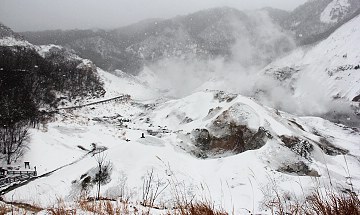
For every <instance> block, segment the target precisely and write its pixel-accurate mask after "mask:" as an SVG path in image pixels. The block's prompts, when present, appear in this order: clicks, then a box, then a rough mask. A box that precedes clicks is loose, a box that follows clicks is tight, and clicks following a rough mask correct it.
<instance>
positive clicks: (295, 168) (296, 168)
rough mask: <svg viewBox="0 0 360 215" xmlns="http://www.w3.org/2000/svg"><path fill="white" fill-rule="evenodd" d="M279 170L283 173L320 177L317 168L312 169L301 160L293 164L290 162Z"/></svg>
mask: <svg viewBox="0 0 360 215" xmlns="http://www.w3.org/2000/svg"><path fill="white" fill-rule="evenodd" d="M278 171H279V172H283V173H292V174H296V175H299V176H305V175H306V176H312V177H320V175H319V173H318V172H317V171H316V170H314V169H310V168H309V167H308V166H307V165H306V164H305V163H304V162H303V161H299V162H297V163H293V164H288V165H286V166H284V167H281V168H280V169H278Z"/></svg>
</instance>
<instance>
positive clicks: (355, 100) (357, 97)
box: [352, 95, 360, 102]
mask: <svg viewBox="0 0 360 215" xmlns="http://www.w3.org/2000/svg"><path fill="white" fill-rule="evenodd" d="M352 101H353V102H360V95H357V96H355V97H354V98H353V100H352Z"/></svg>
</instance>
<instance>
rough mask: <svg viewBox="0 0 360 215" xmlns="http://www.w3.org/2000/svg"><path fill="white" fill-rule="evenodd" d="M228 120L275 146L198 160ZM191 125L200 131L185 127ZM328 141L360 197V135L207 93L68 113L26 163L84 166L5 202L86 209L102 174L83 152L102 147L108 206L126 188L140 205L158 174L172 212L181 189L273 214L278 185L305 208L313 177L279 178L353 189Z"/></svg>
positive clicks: (238, 210)
mask: <svg viewBox="0 0 360 215" xmlns="http://www.w3.org/2000/svg"><path fill="white" fill-rule="evenodd" d="M108 86H109V85H108ZM110 87H111V85H110ZM113 87H114V85H113ZM210 109H213V110H216V111H215V112H214V111H213V112H212V111H209V110H210ZM226 112H231V114H230V115H229V116H230V117H229V118H227V119H226V120H228V121H226V122H228V123H230V122H231V121H233V120H235V123H237V124H242V125H246V126H247V127H249V129H250V130H257V129H258V128H259V127H264V128H265V129H266V130H267V131H268V132H269V133H270V134H271V135H272V137H273V138H271V139H270V138H268V139H266V144H265V145H264V146H263V147H261V148H259V149H257V150H249V151H245V152H243V153H240V154H236V153H231V152H230V154H229V153H222V154H218V156H216V157H213V158H211V157H210V158H208V159H200V158H197V157H196V156H195V155H193V154H192V153H191V151H189V150H188V149H189V148H192V149H195V148H196V147H195V143H194V142H193V140H192V139H191V134H189V133H191V132H192V131H193V130H196V129H199V128H200V129H201V128H207V129H209V130H211V128H212V127H213V125H214V122H215V121H216V119H217V118H218V117H219V116H222V115H223V114H224V113H226ZM147 118H149V120H147ZM185 118H189V119H190V118H191V119H192V121H186V120H185V121H184V119H185ZM122 119H129V121H122ZM149 128H150V129H152V130H156V129H158V130H161V131H165V130H166V131H167V132H160V133H158V134H157V135H156V136H151V135H148V134H147V130H148V129H149ZM163 129H165V130H163ZM315 130H316V132H315ZM141 133H145V134H146V135H145V137H146V138H145V139H142V138H140V137H141ZM281 135H285V136H289V137H290V136H293V137H298V138H301V139H306V140H307V141H309V143H311V144H312V145H313V147H314V148H313V150H312V151H311V152H310V156H309V157H303V156H300V155H299V154H298V153H296V150H294V149H290V148H288V147H286V146H285V144H284V143H283V142H282V141H281V138H280V136H281ZM320 138H326V139H327V140H328V141H329V144H330V143H331V144H333V145H335V146H337V147H340V148H343V149H346V150H349V154H348V155H345V157H346V159H347V163H348V166H349V169H350V173H351V176H352V183H353V185H354V187H355V188H356V189H359V188H360V174H359V173H358V172H357V171H356V170H357V169H358V168H359V167H360V164H359V162H358V160H357V159H358V158H359V157H358V155H359V154H360V152H359V147H358V142H359V140H360V136H359V133H358V132H354V131H353V130H351V129H349V128H346V127H343V126H340V125H335V124H332V123H330V122H328V121H326V120H323V119H320V118H312V117H309V118H308V117H302V118H298V117H295V116H292V115H289V114H286V113H283V112H277V111H275V110H273V109H270V108H264V107H262V106H261V105H259V104H258V103H256V102H255V101H254V100H252V99H249V98H246V97H242V96H240V95H233V94H230V95H229V94H226V93H219V92H217V91H204V92H198V93H195V94H192V95H190V96H188V97H185V98H183V99H178V100H170V101H167V102H162V101H158V102H155V103H153V104H149V103H148V104H143V103H139V102H136V101H129V102H117V103H108V104H103V105H101V106H91V107H84V108H82V109H76V110H66V111H65V110H64V111H61V112H60V114H59V115H57V121H56V122H53V123H50V124H49V125H48V128H47V130H44V131H37V130H33V131H32V143H31V144H34V145H35V144H37V147H31V148H30V151H29V152H28V153H27V154H26V155H25V158H24V159H26V160H29V161H31V164H32V165H36V166H38V167H39V168H38V169H39V172H40V174H41V173H45V172H48V171H50V170H52V169H54V168H56V167H60V166H63V165H66V164H69V162H71V161H76V160H78V159H79V160H78V162H75V163H74V164H71V165H69V166H65V167H64V168H62V169H59V170H58V171H55V172H54V173H52V174H50V175H49V176H46V177H43V178H39V179H37V180H35V181H32V182H30V183H28V184H26V185H24V186H22V187H19V188H17V189H15V190H13V191H11V192H9V193H7V194H5V196H4V198H5V199H9V200H10V199H15V200H16V201H20V202H28V203H36V204H38V205H41V206H51V205H53V204H54V203H55V202H56V198H57V197H60V198H63V199H64V200H65V201H74V200H76V199H77V198H78V197H79V196H80V193H81V191H80V188H81V186H80V182H81V180H82V179H81V176H82V175H84V174H87V175H94V172H95V171H96V162H95V159H94V157H92V156H91V154H90V155H86V154H87V151H83V150H80V149H79V148H78V147H77V146H78V145H81V146H82V147H83V148H86V149H90V148H91V143H96V144H97V146H98V147H100V146H101V147H106V148H108V149H107V150H106V151H105V154H106V158H107V159H108V160H109V161H110V162H111V164H112V173H111V181H110V182H109V183H108V184H106V185H103V188H102V194H103V195H104V196H109V197H117V196H119V195H120V193H121V190H119V189H120V188H119V187H121V186H122V185H124V186H125V187H126V192H127V195H129V196H130V199H131V202H133V203H134V204H138V203H139V202H140V201H141V196H142V185H143V178H144V176H145V175H146V174H147V172H148V171H150V170H151V169H153V170H154V172H155V175H156V177H157V179H159V180H160V179H162V181H163V183H165V184H166V183H168V181H170V182H171V185H169V188H167V189H165V190H164V192H163V193H161V195H160V196H159V198H158V199H157V204H160V205H162V204H164V205H167V206H171V204H172V202H171V199H174V196H173V195H174V189H175V188H174V186H175V185H176V186H177V188H176V189H180V190H184V192H185V195H187V196H188V197H189V198H190V197H191V196H192V195H195V196H196V198H199V199H200V198H201V197H202V196H211V198H212V200H213V201H215V202H216V204H217V205H221V206H223V207H225V209H227V210H229V211H231V210H232V209H233V208H234V210H235V214H245V213H247V211H254V212H256V211H263V208H262V207H261V205H262V202H263V201H267V200H269V198H271V197H272V195H273V194H272V193H271V192H273V190H272V189H273V187H272V186H274V185H273V184H272V182H271V181H272V180H275V181H276V182H277V185H276V189H278V191H279V192H290V193H294V194H296V195H298V196H299V197H300V198H301V197H304V193H303V192H305V193H308V192H311V190H312V189H313V188H314V187H316V186H318V184H317V183H316V182H315V181H316V180H314V178H313V177H311V176H306V175H305V176H299V175H297V174H294V173H286V172H283V171H278V170H279V169H280V168H283V167H286V165H291V164H294V163H296V162H299V161H302V162H304V163H306V164H307V165H308V166H309V168H310V169H313V170H315V171H317V172H318V174H319V175H320V177H321V180H319V181H321V182H322V183H321V186H327V185H328V183H329V178H328V174H330V176H331V180H332V182H333V183H335V184H338V186H343V187H348V186H349V185H348V184H346V182H347V181H346V177H347V176H348V173H347V171H344V170H345V165H346V164H345V160H344V157H343V155H328V154H325V153H324V152H322V150H321V149H320V147H319V146H318V144H319V143H318V142H319V140H320ZM126 139H127V140H130V141H126ZM59 155H61V156H59ZM50 157H52V158H54V157H56V158H57V159H56V160H55V159H50ZM328 171H329V172H328ZM299 184H300V185H299ZM95 190H96V189H95V188H93V189H91V190H90V192H89V195H94V193H95Z"/></svg>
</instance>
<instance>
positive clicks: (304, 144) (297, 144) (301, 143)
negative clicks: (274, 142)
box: [280, 135, 314, 159]
mask: <svg viewBox="0 0 360 215" xmlns="http://www.w3.org/2000/svg"><path fill="white" fill-rule="evenodd" d="M280 139H281V141H282V142H283V143H284V144H285V146H286V147H288V148H289V149H291V151H293V152H295V153H296V154H298V155H300V156H301V157H304V158H306V159H310V154H311V152H312V151H313V150H314V146H313V145H312V144H311V143H310V142H309V141H307V140H301V139H299V138H297V137H287V136H284V135H282V136H280Z"/></svg>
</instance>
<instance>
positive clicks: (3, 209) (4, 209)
mask: <svg viewBox="0 0 360 215" xmlns="http://www.w3.org/2000/svg"><path fill="white" fill-rule="evenodd" d="M8 212H11V209H10V208H9V207H8V206H6V204H0V214H6V213H8Z"/></svg>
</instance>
